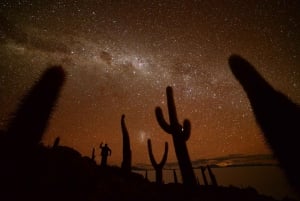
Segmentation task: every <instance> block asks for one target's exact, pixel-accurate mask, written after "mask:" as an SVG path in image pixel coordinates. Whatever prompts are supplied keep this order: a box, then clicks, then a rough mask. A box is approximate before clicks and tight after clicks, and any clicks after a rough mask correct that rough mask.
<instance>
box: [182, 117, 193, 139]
mask: <svg viewBox="0 0 300 201" xmlns="http://www.w3.org/2000/svg"><path fill="white" fill-rule="evenodd" d="M183 136H184V140H185V141H187V140H188V139H189V138H190V136H191V123H190V121H189V120H187V119H185V120H184V122H183Z"/></svg>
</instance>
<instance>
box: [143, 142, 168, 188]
mask: <svg viewBox="0 0 300 201" xmlns="http://www.w3.org/2000/svg"><path fill="white" fill-rule="evenodd" d="M147 143H148V153H149V158H150V161H151V164H152V166H153V167H154V169H155V174H156V183H157V184H162V183H163V180H162V169H163V167H164V165H165V163H166V161H167V158H168V143H167V142H165V152H164V155H163V157H162V159H161V161H160V163H157V162H156V161H155V159H154V155H153V152H152V145H151V140H150V139H148V141H147Z"/></svg>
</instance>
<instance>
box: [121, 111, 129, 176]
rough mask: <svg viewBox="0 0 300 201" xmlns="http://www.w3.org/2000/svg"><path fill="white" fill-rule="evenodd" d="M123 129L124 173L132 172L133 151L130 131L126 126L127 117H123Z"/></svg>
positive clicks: (122, 166)
mask: <svg viewBox="0 0 300 201" xmlns="http://www.w3.org/2000/svg"><path fill="white" fill-rule="evenodd" d="M121 127H122V135H123V161H122V165H121V168H122V170H123V171H124V172H131V149H130V140H129V134H128V130H127V127H126V124H125V115H124V114H123V115H122V117H121Z"/></svg>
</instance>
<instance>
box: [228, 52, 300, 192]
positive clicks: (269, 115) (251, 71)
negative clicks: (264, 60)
mask: <svg viewBox="0 0 300 201" xmlns="http://www.w3.org/2000/svg"><path fill="white" fill-rule="evenodd" d="M229 65H230V69H231V71H232V73H233V75H234V76H235V77H236V79H237V80H238V81H239V82H240V84H241V85H242V87H243V89H244V91H245V92H246V94H247V96H248V99H249V101H250V104H251V107H252V109H253V113H254V115H255V118H256V122H257V123H258V125H259V126H260V128H261V130H262V131H263V133H264V137H265V139H266V140H267V142H268V143H269V145H270V147H271V148H272V150H273V153H274V155H275V157H277V159H278V161H279V163H280V166H281V167H282V168H283V170H284V171H285V173H286V175H287V178H288V179H289V182H290V184H292V185H293V186H294V187H295V188H296V190H298V191H299V192H300V171H299V169H300V163H298V162H296V161H295V153H299V151H300V149H299V143H298V142H299V140H298V136H299V133H300V126H299V125H300V107H299V105H298V104H296V103H294V102H293V101H291V100H290V99H289V98H288V97H287V96H285V95H284V94H282V93H281V92H279V91H277V90H276V89H274V88H273V87H272V86H271V85H270V84H269V83H268V82H267V81H266V80H265V79H264V78H263V77H262V76H261V75H260V74H259V73H258V72H257V71H256V69H255V68H254V67H253V66H252V65H251V64H250V63H249V62H248V61H247V60H245V59H243V58H242V57H240V56H238V55H232V56H230V58H229Z"/></svg>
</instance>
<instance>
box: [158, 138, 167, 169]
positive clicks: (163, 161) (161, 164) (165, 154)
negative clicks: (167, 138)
mask: <svg viewBox="0 0 300 201" xmlns="http://www.w3.org/2000/svg"><path fill="white" fill-rule="evenodd" d="M168 148H169V147H168V143H167V142H165V152H164V155H163V158H162V160H161V161H160V163H159V165H160V166H161V167H163V166H164V165H165V163H166V161H167V158H168Z"/></svg>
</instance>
